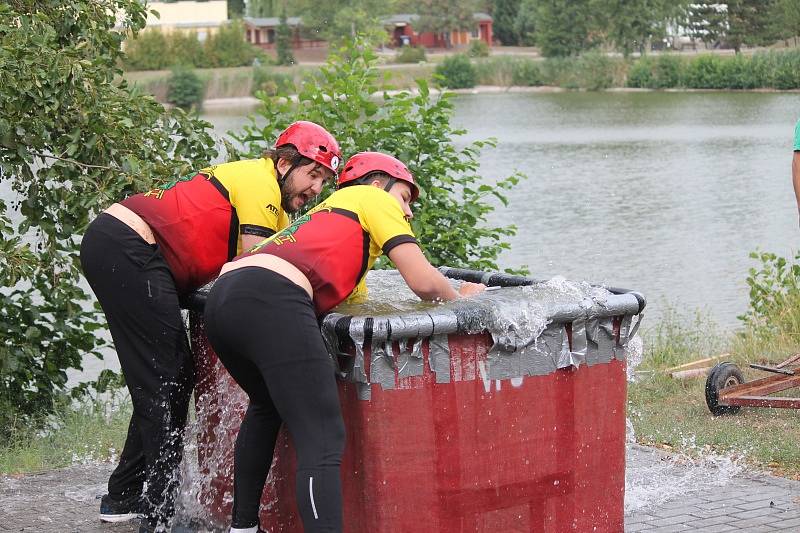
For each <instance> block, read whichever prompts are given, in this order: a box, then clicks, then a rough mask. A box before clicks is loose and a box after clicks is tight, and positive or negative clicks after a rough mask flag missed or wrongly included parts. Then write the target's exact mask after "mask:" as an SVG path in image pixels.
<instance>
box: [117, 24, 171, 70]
mask: <svg viewBox="0 0 800 533" xmlns="http://www.w3.org/2000/svg"><path fill="white" fill-rule="evenodd" d="M168 48H169V45H168V44H167V37H166V36H165V35H164V34H163V33H161V30H157V29H156V30H148V31H145V32H142V33H141V34H139V35H136V36H129V37H128V39H126V40H125V57H124V59H123V64H124V66H125V68H126V69H129V70H161V69H162V68H166V67H167V66H169V65H170V59H169V54H168V53H167V51H168Z"/></svg>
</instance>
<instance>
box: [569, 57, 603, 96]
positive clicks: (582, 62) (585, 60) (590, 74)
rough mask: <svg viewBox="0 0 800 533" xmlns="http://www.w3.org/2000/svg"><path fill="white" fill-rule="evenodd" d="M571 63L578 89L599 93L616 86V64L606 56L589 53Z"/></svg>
mask: <svg viewBox="0 0 800 533" xmlns="http://www.w3.org/2000/svg"><path fill="white" fill-rule="evenodd" d="M567 61H568V62H571V61H570V60H569V59H568V60H567ZM571 63H572V66H573V70H574V76H575V78H576V82H577V86H578V87H581V88H583V89H588V90H590V91H599V90H602V89H608V88H609V87H611V86H613V85H614V67H615V62H614V60H612V59H611V58H610V57H608V56H607V55H606V54H603V53H600V52H588V53H586V54H583V55H581V56H580V57H579V58H578V60H577V61H574V62H571Z"/></svg>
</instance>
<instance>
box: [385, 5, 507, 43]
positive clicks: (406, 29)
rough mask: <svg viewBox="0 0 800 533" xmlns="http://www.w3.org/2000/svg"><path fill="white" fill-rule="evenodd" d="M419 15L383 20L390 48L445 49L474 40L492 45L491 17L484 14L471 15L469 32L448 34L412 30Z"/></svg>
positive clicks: (458, 31)
mask: <svg viewBox="0 0 800 533" xmlns="http://www.w3.org/2000/svg"><path fill="white" fill-rule="evenodd" d="M419 18H420V17H419V15H416V14H400V15H391V16H389V17H387V18H385V19H384V20H383V25H384V26H385V27H386V29H387V30H388V31H389V33H390V41H389V42H390V45H391V46H404V45H410V46H424V47H426V48H445V47H446V46H447V44H448V36H449V41H450V45H452V46H456V47H458V46H465V45H468V44H469V42H470V41H472V40H474V39H480V40H481V41H483V42H485V43H486V44H488V45H489V46H491V45H492V38H493V36H492V17H491V16H490V15H487V14H486V13H475V14H474V15H473V17H472V18H473V21H474V26H473V27H472V29H471V30H468V31H462V30H453V31H450V32H441V33H434V32H420V33H417V32H416V31H415V30H414V24H415V23H418V22H419Z"/></svg>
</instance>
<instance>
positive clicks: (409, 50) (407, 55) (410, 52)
mask: <svg viewBox="0 0 800 533" xmlns="http://www.w3.org/2000/svg"><path fill="white" fill-rule="evenodd" d="M423 61H427V57H426V56H425V48H424V47H422V46H403V47H401V48H400V49H398V50H397V53H396V54H395V56H394V62H395V63H421V62H423Z"/></svg>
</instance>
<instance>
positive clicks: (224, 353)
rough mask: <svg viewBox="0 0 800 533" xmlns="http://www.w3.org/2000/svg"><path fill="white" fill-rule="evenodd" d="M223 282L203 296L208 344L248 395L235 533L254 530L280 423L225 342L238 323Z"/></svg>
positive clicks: (256, 377) (258, 382)
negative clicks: (205, 297) (206, 295)
mask: <svg viewBox="0 0 800 533" xmlns="http://www.w3.org/2000/svg"><path fill="white" fill-rule="evenodd" d="M226 281H227V280H222V281H220V282H217V284H218V288H217V289H216V290H215V291H213V293H212V295H210V296H209V298H208V302H207V303H206V308H205V324H206V335H207V336H208V340H209V343H210V344H211V346H212V347H213V348H214V351H215V353H216V354H217V356H218V357H219V359H220V361H222V363H223V365H224V366H225V368H226V370H228V373H229V374H230V375H231V377H232V378H233V379H234V380H235V381H236V382H237V383H238V384H239V386H240V387H242V390H244V391H245V392H246V393H247V395H248V398H249V404H248V406H247V411H246V412H245V415H244V419H243V420H242V424H241V426H240V428H239V434H238V435H237V437H236V444H235V446H234V460H233V471H234V474H233V481H234V487H233V511H232V517H231V518H232V521H231V531H232V532H234V533H236V532H238V531H242V532H250V531H256V530H257V527H258V523H259V520H258V511H259V504H260V502H261V494H262V492H263V490H264V484H265V483H266V480H267V475H268V474H269V468H270V465H271V464H272V457H273V453H274V449H275V441H276V440H277V437H278V431H279V430H280V427H281V423H282V421H281V418H280V416H279V415H278V412H277V411H276V410H275V406H274V405H273V404H272V399H271V398H270V397H269V393H268V392H267V385H266V383H264V380H263V378H262V377H261V373H260V371H259V369H258V367H257V366H256V365H254V364H253V363H252V362H250V361H249V360H247V359H245V358H244V357H242V356H241V355H239V353H238V351H237V348H240V347H237V344H238V343H237V342H233V343H229V342H228V340H229V339H237V340H238V338H239V337H238V336H239V335H240V332H239V331H238V326H239V324H240V322H239V320H238V319H236V318H235V317H234V316H233V315H232V314H231V313H233V312H234V309H235V308H232V307H231V306H230V303H231V302H230V300H228V299H227V298H225V297H226V296H227V291H226V290H225V289H226ZM219 295H222V297H220V296H219ZM222 299H225V304H223V305H222V306H220V305H218V303H219V301H220V300H222ZM234 305H235V301H234ZM231 345H232V346H231ZM253 528H256V529H253Z"/></svg>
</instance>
